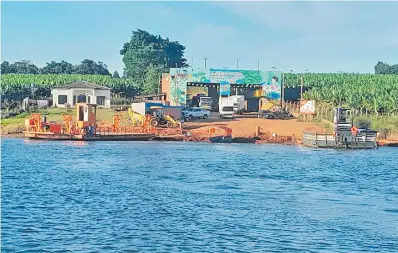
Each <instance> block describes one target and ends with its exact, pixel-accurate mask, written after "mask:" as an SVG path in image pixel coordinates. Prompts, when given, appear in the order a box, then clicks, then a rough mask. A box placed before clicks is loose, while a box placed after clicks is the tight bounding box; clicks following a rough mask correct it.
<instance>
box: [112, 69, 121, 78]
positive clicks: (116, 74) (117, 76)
mask: <svg viewBox="0 0 398 253" xmlns="http://www.w3.org/2000/svg"><path fill="white" fill-rule="evenodd" d="M112 77H113V78H120V76H119V72H117V71H116V70H115V72H113V75H112Z"/></svg>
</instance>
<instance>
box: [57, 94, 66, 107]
mask: <svg viewBox="0 0 398 253" xmlns="http://www.w3.org/2000/svg"><path fill="white" fill-rule="evenodd" d="M67 102H68V96H67V95H58V104H59V105H63V104H66V103H67Z"/></svg>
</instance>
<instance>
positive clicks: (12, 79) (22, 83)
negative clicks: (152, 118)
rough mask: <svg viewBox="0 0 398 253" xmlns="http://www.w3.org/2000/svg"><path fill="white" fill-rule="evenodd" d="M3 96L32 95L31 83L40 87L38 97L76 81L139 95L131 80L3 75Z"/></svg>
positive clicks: (52, 75) (78, 76)
mask: <svg viewBox="0 0 398 253" xmlns="http://www.w3.org/2000/svg"><path fill="white" fill-rule="evenodd" d="M0 78H1V83H0V84H1V86H0V87H1V95H2V96H3V99H4V96H6V97H9V98H10V99H12V98H13V96H14V97H15V96H17V95H18V97H19V98H21V97H22V98H23V97H25V96H29V95H30V94H31V89H30V86H31V83H35V84H36V85H37V86H38V90H37V91H36V93H37V94H36V95H38V96H40V95H41V94H44V93H45V92H47V94H48V93H49V91H50V90H51V88H52V87H54V86H59V85H63V84H68V83H72V82H75V81H87V82H91V83H96V84H99V85H103V86H106V87H109V88H111V89H112V91H113V92H115V93H123V94H125V96H129V97H131V96H133V95H134V94H135V93H137V92H138V91H137V85H136V84H135V83H134V81H133V80H132V79H130V78H112V77H111V76H108V75H76V74H72V75H68V74H65V75H59V74H47V75H33V74H6V75H1V77H0Z"/></svg>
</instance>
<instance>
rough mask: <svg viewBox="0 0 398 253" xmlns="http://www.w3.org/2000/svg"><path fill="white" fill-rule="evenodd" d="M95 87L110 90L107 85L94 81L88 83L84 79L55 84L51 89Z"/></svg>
mask: <svg viewBox="0 0 398 253" xmlns="http://www.w3.org/2000/svg"><path fill="white" fill-rule="evenodd" d="M57 88H59V89H97V90H110V88H108V87H104V86H101V85H98V84H95V83H89V82H85V81H78V82H73V83H69V84H65V85H60V86H56V87H54V88H53V89H57Z"/></svg>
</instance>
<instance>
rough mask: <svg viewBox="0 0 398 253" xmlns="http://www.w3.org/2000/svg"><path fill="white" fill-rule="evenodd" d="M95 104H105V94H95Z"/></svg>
mask: <svg viewBox="0 0 398 253" xmlns="http://www.w3.org/2000/svg"><path fill="white" fill-rule="evenodd" d="M97 105H105V96H97Z"/></svg>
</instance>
